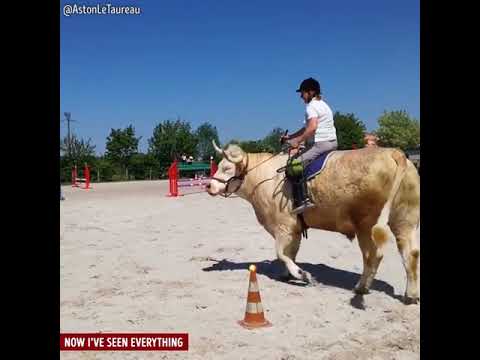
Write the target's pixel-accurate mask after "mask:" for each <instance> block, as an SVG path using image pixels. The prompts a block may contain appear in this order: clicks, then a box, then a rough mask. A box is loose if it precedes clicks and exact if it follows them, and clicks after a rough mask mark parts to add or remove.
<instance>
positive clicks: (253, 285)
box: [248, 281, 259, 292]
mask: <svg viewBox="0 0 480 360" xmlns="http://www.w3.org/2000/svg"><path fill="white" fill-rule="evenodd" d="M248 291H250V292H258V291H259V290H258V284H257V282H256V281H251V282H250V286H249V287H248Z"/></svg>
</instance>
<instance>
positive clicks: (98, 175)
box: [91, 156, 120, 182]
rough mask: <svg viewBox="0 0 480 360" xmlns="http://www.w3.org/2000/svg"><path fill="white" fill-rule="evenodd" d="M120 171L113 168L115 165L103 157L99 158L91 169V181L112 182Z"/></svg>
mask: <svg viewBox="0 0 480 360" xmlns="http://www.w3.org/2000/svg"><path fill="white" fill-rule="evenodd" d="M119 172H120V169H118V166H117V168H115V165H114V164H112V162H111V161H110V160H109V159H107V158H106V157H105V156H100V157H98V158H97V160H96V161H95V166H94V167H93V168H92V175H91V176H92V179H95V181H97V182H98V181H102V182H105V181H112V180H113V178H114V175H117V176H118V175H119V174H118V173H119Z"/></svg>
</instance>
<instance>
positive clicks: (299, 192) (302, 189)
mask: <svg viewBox="0 0 480 360" xmlns="http://www.w3.org/2000/svg"><path fill="white" fill-rule="evenodd" d="M292 190H293V206H294V208H293V210H292V213H293V214H300V213H302V212H304V211H305V210H306V209H309V208H312V207H314V206H315V204H314V203H313V202H312V201H311V199H310V198H309V196H308V189H307V181H306V180H305V179H304V178H300V179H295V180H292Z"/></svg>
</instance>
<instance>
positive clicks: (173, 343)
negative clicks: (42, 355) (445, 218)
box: [60, 333, 188, 351]
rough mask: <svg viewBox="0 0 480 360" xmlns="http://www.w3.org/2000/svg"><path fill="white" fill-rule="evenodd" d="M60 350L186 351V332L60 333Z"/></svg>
mask: <svg viewBox="0 0 480 360" xmlns="http://www.w3.org/2000/svg"><path fill="white" fill-rule="evenodd" d="M60 350H61V351H91V350H94V351H187V350H188V334H185V333H182V334H138V333H136V334H135V333H128V334H125V333H123V334H122V333H62V334H60Z"/></svg>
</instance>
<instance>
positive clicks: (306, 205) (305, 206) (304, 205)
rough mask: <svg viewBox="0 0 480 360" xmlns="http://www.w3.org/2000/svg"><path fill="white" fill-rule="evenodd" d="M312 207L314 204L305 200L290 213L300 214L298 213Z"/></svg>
mask: <svg viewBox="0 0 480 360" xmlns="http://www.w3.org/2000/svg"><path fill="white" fill-rule="evenodd" d="M312 207H315V204H314V203H312V202H311V201H310V200H306V201H304V202H303V203H302V204H300V205H299V206H297V207H296V208H294V209H292V211H291V212H292V214H300V213H302V212H304V211H305V210H307V209H310V208H312Z"/></svg>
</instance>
